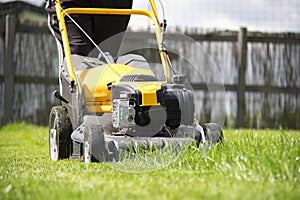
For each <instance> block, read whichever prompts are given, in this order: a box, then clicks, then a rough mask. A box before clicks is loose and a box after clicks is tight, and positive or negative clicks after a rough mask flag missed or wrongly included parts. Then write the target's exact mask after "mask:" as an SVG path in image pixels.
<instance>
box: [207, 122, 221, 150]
mask: <svg viewBox="0 0 300 200" xmlns="http://www.w3.org/2000/svg"><path fill="white" fill-rule="evenodd" d="M203 131H204V135H205V141H206V143H207V144H209V145H215V144H217V143H219V142H222V141H223V140H224V136H223V131H222V126H221V125H220V124H218V123H207V124H204V126H203Z"/></svg>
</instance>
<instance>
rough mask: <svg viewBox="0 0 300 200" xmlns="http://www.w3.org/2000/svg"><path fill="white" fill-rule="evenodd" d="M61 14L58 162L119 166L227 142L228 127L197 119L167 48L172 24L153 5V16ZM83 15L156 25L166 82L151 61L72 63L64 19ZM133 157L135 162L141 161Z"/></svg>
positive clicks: (75, 58) (52, 135)
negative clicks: (126, 160)
mask: <svg viewBox="0 0 300 200" xmlns="http://www.w3.org/2000/svg"><path fill="white" fill-rule="evenodd" d="M55 3H56V14H57V18H58V21H59V26H60V27H59V29H60V31H61V37H62V42H63V52H64V53H63V54H64V62H63V64H62V65H61V66H60V72H59V86H60V91H55V92H54V96H55V97H57V98H58V99H59V100H60V101H61V102H62V105H61V106H55V107H53V108H52V110H51V112H50V117H49V146H50V158H51V160H60V159H74V160H82V161H84V162H86V163H89V162H91V161H95V162H106V161H118V160H119V159H120V157H119V155H120V152H121V151H125V152H130V153H132V151H133V150H134V152H136V151H137V149H143V150H145V151H146V150H149V149H152V150H153V149H156V150H159V149H164V148H166V147H170V146H172V148H173V149H178V150H179V151H180V149H181V148H182V147H183V146H191V145H196V146H199V145H202V144H216V143H218V142H221V141H222V140H223V133H222V129H221V125H219V124H216V123H208V124H205V125H203V126H200V125H199V123H198V121H197V120H195V119H194V113H195V105H194V97H193V93H192V91H191V90H189V89H187V88H186V87H185V86H184V84H183V82H184V81H185V79H184V76H182V75H180V74H177V73H176V72H175V71H174V70H172V65H171V61H170V59H169V56H168V53H167V50H166V48H165V45H164V38H163V37H164V32H165V28H166V22H165V20H164V21H163V22H162V23H161V22H160V20H159V18H158V14H157V9H156V5H155V2H154V0H150V4H151V7H152V11H147V10H134V9H112V8H109V9H108V8H68V9H62V8H61V5H60V1H59V0H56V1H55ZM71 14H78V15H84V14H88V15H107V14H109V15H143V16H146V17H148V18H150V20H151V21H152V23H153V24H154V28H155V30H156V33H155V35H156V41H157V47H158V51H157V52H156V53H157V55H158V56H159V58H160V61H161V64H160V67H161V69H162V71H163V78H162V79H161V80H160V79H159V78H158V77H157V76H156V74H155V73H154V71H153V70H152V69H151V67H150V64H149V63H148V62H147V60H146V59H145V58H144V57H143V56H142V55H138V54H133V53H130V54H125V55H121V56H119V57H117V58H112V56H111V55H110V54H109V52H103V51H101V49H99V48H98V50H99V51H100V54H99V55H100V56H98V57H89V56H80V55H71V52H70V47H69V42H68V35H67V30H66V25H65V17H69V15H71ZM134 152H133V154H134Z"/></svg>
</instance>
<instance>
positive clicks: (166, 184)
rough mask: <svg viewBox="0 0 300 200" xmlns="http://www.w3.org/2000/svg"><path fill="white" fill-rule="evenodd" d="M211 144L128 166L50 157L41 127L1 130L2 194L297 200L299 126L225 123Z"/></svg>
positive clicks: (0, 196) (299, 193) (17, 126)
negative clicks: (158, 162) (134, 168)
mask: <svg viewBox="0 0 300 200" xmlns="http://www.w3.org/2000/svg"><path fill="white" fill-rule="evenodd" d="M224 135H225V142H224V143H223V144H221V145H218V146H217V147H215V148H214V149H212V150H210V151H204V150H202V149H197V148H192V149H189V150H187V151H185V152H183V153H182V154H180V155H179V158H178V159H176V160H175V161H174V162H172V163H171V164H170V165H168V166H167V167H165V168H163V169H160V170H155V171H151V172H147V173H126V172H122V171H120V170H116V168H115V167H113V164H112V163H91V164H89V165H86V164H84V163H81V162H79V161H70V160H63V161H58V162H52V161H50V160H49V155H48V154H49V153H48V130H47V128H46V127H39V126H33V125H28V124H24V123H19V124H11V125H8V126H6V127H3V128H2V129H0V137H1V140H0V199H22V200H23V199H144V200H145V199H300V131H291V130H246V129H244V130H224Z"/></svg>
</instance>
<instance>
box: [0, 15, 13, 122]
mask: <svg viewBox="0 0 300 200" xmlns="http://www.w3.org/2000/svg"><path fill="white" fill-rule="evenodd" d="M15 35H16V18H15V16H14V15H7V16H6V24H5V48H4V54H5V55H4V72H3V74H4V93H3V94H4V116H3V121H2V122H3V125H5V124H7V123H9V122H11V121H12V119H13V115H12V114H13V101H14V87H15V86H14V74H15V66H14V44H15Z"/></svg>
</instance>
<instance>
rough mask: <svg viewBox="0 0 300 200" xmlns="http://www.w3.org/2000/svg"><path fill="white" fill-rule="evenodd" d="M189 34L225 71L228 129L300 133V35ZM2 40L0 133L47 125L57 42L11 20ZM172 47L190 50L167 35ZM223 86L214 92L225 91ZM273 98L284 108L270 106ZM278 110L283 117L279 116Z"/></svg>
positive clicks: (199, 85) (204, 104)
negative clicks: (17, 126) (21, 124)
mask: <svg viewBox="0 0 300 200" xmlns="http://www.w3.org/2000/svg"><path fill="white" fill-rule="evenodd" d="M148 34H149V33H147V32H134V33H133V35H135V37H134V40H136V38H148ZM185 34H186V35H187V36H189V37H190V38H192V39H193V40H195V41H197V42H198V43H199V44H200V45H201V46H203V48H204V49H205V51H206V52H207V53H208V54H209V55H210V56H211V57H212V60H214V61H215V63H216V65H217V66H218V67H219V68H221V69H222V70H221V71H222V74H223V75H224V77H225V81H224V83H222V85H223V86H224V88H225V92H226V98H227V101H228V103H227V104H226V105H225V106H229V108H225V112H226V121H225V124H226V125H227V126H235V127H257V128H265V127H278V126H284V127H287V128H298V129H299V128H300V95H299V91H300V61H299V60H300V59H299V56H300V35H299V34H296V33H277V34H274V33H256V32H248V31H247V29H246V28H241V29H240V31H238V32H234V31H233V32H228V31H227V32H226V31H221V32H217V31H214V32H208V33H197V32H195V31H193V32H187V33H185ZM1 35H3V36H4V37H1V38H0V95H1V97H0V98H1V103H0V108H1V112H0V126H1V125H4V124H7V123H9V122H11V121H22V120H25V121H28V122H31V123H36V124H44V125H45V124H47V120H48V113H49V109H50V108H51V106H52V105H54V104H56V103H57V102H56V101H55V99H54V98H53V97H51V95H50V94H51V92H52V91H53V90H54V89H57V88H58V79H57V77H58V72H57V70H58V67H57V64H58V58H57V53H56V51H57V49H56V44H55V41H54V39H53V37H52V36H51V35H50V33H49V31H48V30H47V28H46V27H28V26H22V25H20V24H17V22H16V20H15V18H14V16H10V15H8V16H7V17H6V24H5V30H4V31H1ZM141 35H143V36H142V37H141ZM168 40H170V41H172V42H173V43H176V45H177V46H178V48H181V49H182V50H183V51H186V50H189V49H190V47H187V46H184V45H183V44H181V43H180V37H179V35H178V34H169V35H168ZM176 45H175V46H176ZM182 45H183V46H182ZM180 46H181V47H180ZM176 48H177V47H176ZM178 48H177V49H178ZM221 51H222V52H221ZM220 52H221V53H220ZM224 55H225V56H224ZM278 62H279V63H278ZM176 63H179V64H178V65H181V64H182V63H180V62H176ZM224 63H226V64H224ZM273 65H274V66H277V67H276V69H275V67H274V66H273ZM272 66H273V67H274V68H272ZM274 71H276V73H275V72H274ZM211 78H213V76H212V77H211ZM193 79H195V77H194V78H193V77H190V81H191V83H192V86H193V88H194V90H197V91H196V93H197V94H199V96H203V99H202V100H201V102H200V103H199V105H201V109H202V110H203V113H202V114H201V116H200V117H202V118H205V119H204V120H209V118H210V117H211V116H210V111H211V109H212V108H211V105H209V104H210V103H209V101H206V99H209V91H208V88H207V84H206V82H205V81H198V82H197V81H193ZM200 79H201V78H199V80H200ZM275 79H276V80H275ZM218 84H219V83H215V88H221V87H219V85H218ZM273 98H275V99H278V100H276V101H272V100H273ZM220 101H224V99H220ZM270 102H271V103H270ZM274 105H276V107H278V109H273V106H274ZM267 108H268V109H267ZM220 109H222V108H220ZM266 113H268V114H266ZM282 120H283V121H282ZM261 121H262V122H261ZM263 121H266V122H263ZM275 121H276V122H275Z"/></svg>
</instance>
